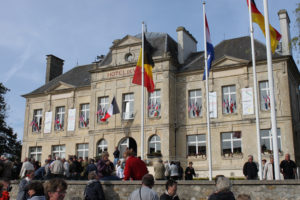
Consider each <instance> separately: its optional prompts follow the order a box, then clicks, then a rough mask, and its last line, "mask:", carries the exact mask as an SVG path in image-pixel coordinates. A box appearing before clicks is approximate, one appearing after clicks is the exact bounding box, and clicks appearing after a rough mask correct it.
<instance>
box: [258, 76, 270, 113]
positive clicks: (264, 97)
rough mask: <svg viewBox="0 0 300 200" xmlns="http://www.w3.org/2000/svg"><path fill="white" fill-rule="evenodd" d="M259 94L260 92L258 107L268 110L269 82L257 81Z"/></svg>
mask: <svg viewBox="0 0 300 200" xmlns="http://www.w3.org/2000/svg"><path fill="white" fill-rule="evenodd" d="M259 94H260V109H261V110H270V108H271V104H270V90H269V82H268V81H261V82H259Z"/></svg>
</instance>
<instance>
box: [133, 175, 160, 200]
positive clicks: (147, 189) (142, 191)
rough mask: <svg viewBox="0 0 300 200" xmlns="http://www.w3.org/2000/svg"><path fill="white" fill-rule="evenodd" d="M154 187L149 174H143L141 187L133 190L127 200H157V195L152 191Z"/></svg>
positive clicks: (151, 176) (152, 178)
mask: <svg viewBox="0 0 300 200" xmlns="http://www.w3.org/2000/svg"><path fill="white" fill-rule="evenodd" d="M153 186H154V177H153V175H151V174H145V175H144V176H143V178H142V187H140V188H138V189H136V190H134V191H133V192H132V193H131V194H130V196H129V198H128V200H140V199H142V200H159V197H158V195H157V193H156V192H155V191H154V190H152V187H153Z"/></svg>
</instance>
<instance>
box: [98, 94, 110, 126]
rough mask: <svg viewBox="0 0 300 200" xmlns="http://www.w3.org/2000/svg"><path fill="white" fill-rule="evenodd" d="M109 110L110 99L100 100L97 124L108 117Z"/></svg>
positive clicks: (103, 98)
mask: <svg viewBox="0 0 300 200" xmlns="http://www.w3.org/2000/svg"><path fill="white" fill-rule="evenodd" d="M108 108H109V102H108V97H99V98H98V108H97V122H98V123H100V122H101V119H102V118H103V117H104V116H105V115H106V112H107V110H108Z"/></svg>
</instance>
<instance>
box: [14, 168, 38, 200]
mask: <svg viewBox="0 0 300 200" xmlns="http://www.w3.org/2000/svg"><path fill="white" fill-rule="evenodd" d="M33 178H34V170H26V171H25V178H23V179H22V180H21V181H20V183H19V191H18V195H17V200H24V199H28V197H29V196H28V193H27V188H26V186H27V185H28V184H29V183H30V182H31V181H32V180H33Z"/></svg>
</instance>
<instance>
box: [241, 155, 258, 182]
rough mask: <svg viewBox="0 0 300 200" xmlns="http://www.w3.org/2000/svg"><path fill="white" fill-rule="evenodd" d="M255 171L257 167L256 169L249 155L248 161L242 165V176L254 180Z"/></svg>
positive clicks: (255, 177)
mask: <svg viewBox="0 0 300 200" xmlns="http://www.w3.org/2000/svg"><path fill="white" fill-rule="evenodd" d="M257 172H258V169H257V166H256V163H254V162H253V156H252V155H249V156H248V162H246V163H245V164H244V167H243V173H244V176H245V177H246V178H247V179H248V180H255V179H257Z"/></svg>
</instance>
